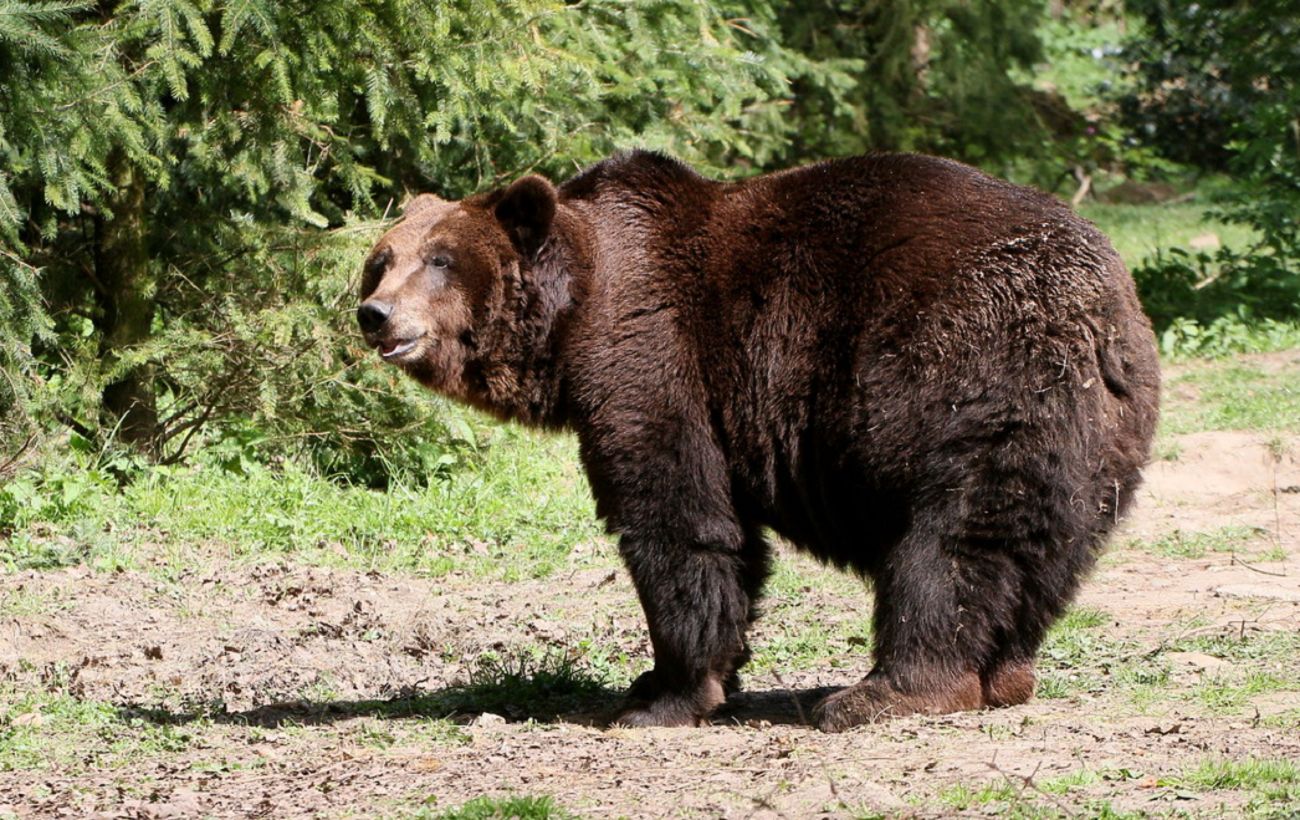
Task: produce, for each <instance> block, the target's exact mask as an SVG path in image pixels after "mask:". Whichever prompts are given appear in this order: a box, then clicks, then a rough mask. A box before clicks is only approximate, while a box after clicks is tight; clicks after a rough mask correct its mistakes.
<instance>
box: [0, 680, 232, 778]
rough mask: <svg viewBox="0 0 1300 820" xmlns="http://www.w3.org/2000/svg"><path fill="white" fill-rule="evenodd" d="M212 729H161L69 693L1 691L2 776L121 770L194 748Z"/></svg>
mask: <svg viewBox="0 0 1300 820" xmlns="http://www.w3.org/2000/svg"><path fill="white" fill-rule="evenodd" d="M207 725H208V724H207V723H206V722H205V721H201V720H199V721H195V722H192V723H189V724H187V725H185V726H183V727H182V726H173V725H168V724H159V723H155V722H152V721H149V720H146V719H144V718H142V717H139V716H135V715H131V714H129V713H127V712H124V711H122V710H120V709H119V708H118V707H116V706H114V705H112V704H109V703H104V702H101V701H92V700H81V699H79V698H76V697H73V696H72V695H70V694H68V693H67V692H66V691H55V692H39V691H33V690H30V689H25V690H16V689H13V688H3V689H0V771H31V770H42V769H53V768H59V769H63V770H72V771H79V770H86V769H117V768H121V767H124V766H128V765H130V764H132V763H135V762H137V761H140V760H143V759H152V758H158V757H165V756H169V755H173V754H175V753H177V752H181V751H185V750H187V749H189V748H191V747H192V746H193V744H194V743H195V742H196V737H197V735H198V734H199V733H201V732H202V731H203V730H204V729H205V728H206V726H207Z"/></svg>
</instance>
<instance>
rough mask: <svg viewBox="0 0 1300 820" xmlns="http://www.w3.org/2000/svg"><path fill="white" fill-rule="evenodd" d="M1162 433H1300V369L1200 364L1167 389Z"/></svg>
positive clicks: (1183, 374) (1180, 376)
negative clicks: (1266, 369) (1243, 431)
mask: <svg viewBox="0 0 1300 820" xmlns="http://www.w3.org/2000/svg"><path fill="white" fill-rule="evenodd" d="M1164 396H1165V400H1164V406H1163V408H1162V421H1161V432H1162V434H1164V435H1176V434H1183V433H1196V432H1202V431H1207V430H1259V431H1262V432H1266V433H1268V432H1271V433H1277V432H1296V431H1300V368H1295V367H1291V368H1282V369H1278V370H1275V371H1272V372H1269V371H1265V370H1263V369H1261V368H1259V367H1254V366H1251V365H1247V364H1237V363H1231V362H1215V363H1201V364H1198V365H1196V366H1193V367H1191V368H1190V369H1189V370H1187V372H1184V373H1182V374H1181V375H1179V376H1177V377H1175V378H1173V379H1170V380H1169V382H1168V383H1167V384H1166V385H1165V390H1164Z"/></svg>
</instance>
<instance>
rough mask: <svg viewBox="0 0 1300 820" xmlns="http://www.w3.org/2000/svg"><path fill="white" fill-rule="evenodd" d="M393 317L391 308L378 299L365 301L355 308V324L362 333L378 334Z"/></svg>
mask: <svg viewBox="0 0 1300 820" xmlns="http://www.w3.org/2000/svg"><path fill="white" fill-rule="evenodd" d="M392 315H393V306H392V305H390V304H389V303H388V302H382V301H380V300H378V299H367V300H366V301H364V302H362V303H361V307H359V308H357V324H358V325H361V330H362V332H363V333H378V332H379V331H380V330H381V329H383V327H384V325H385V324H386V323H387V322H388V317H389V316H392Z"/></svg>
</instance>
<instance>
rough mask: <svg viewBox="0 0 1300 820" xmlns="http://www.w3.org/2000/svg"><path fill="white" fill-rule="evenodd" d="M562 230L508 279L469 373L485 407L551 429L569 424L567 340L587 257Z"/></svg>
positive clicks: (505, 415)
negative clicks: (565, 369)
mask: <svg viewBox="0 0 1300 820" xmlns="http://www.w3.org/2000/svg"><path fill="white" fill-rule="evenodd" d="M560 219H562V216H561V214H557V222H558V221H559V220H560ZM565 221H567V219H566V220H565ZM556 227H557V228H558V230H556V231H554V232H553V234H552V236H553V237H554V238H552V239H551V240H548V242H547V244H546V245H545V246H544V247H543V248H542V249H541V251H540V252H539V253H538V255H537V258H536V260H535V261H534V262H533V264H532V265H531V266H528V267H527V268H525V269H523V270H521V271H520V274H519V276H517V277H507V278H506V281H505V282H504V284H503V288H504V289H503V292H502V294H501V300H500V302H499V305H500V309H499V310H498V311H497V315H496V316H493V317H490V319H489V321H488V322H487V323H485V326H484V328H483V331H482V332H481V333H480V334H479V338H478V344H479V355H478V356H476V357H475V361H474V362H473V363H472V364H471V365H470V372H469V373H468V374H467V375H469V376H470V377H471V378H470V381H471V383H472V384H473V385H474V389H473V392H474V393H476V394H478V395H476V396H474V397H473V398H474V399H477V400H476V401H474V403H475V404H478V405H479V406H480V407H481V408H482V409H484V410H487V411H488V412H490V413H492V414H494V415H496V416H498V417H500V418H504V419H508V420H510V421H517V422H521V423H523V424H527V425H531V426H536V427H546V428H551V429H558V428H563V427H564V426H565V425H566V424H567V422H568V413H567V411H566V400H565V397H566V393H567V381H566V378H565V373H564V355H563V352H564V348H565V336H566V330H567V328H568V326H569V320H570V317H571V315H572V313H573V311H574V309H575V308H576V306H577V304H578V301H579V296H578V293H577V291H578V289H579V288H578V286H577V282H578V281H579V280H580V279H581V278H582V277H583V271H584V269H585V267H586V265H585V264H584V260H585V259H587V258H589V257H588V256H587V255H586V254H584V253H582V249H581V248H580V247H577V246H575V243H574V242H573V240H572V234H569V233H568V232H567V231H566V230H565V229H566V227H567V226H565V225H562V224H559V225H557V226H556ZM561 237H563V238H561Z"/></svg>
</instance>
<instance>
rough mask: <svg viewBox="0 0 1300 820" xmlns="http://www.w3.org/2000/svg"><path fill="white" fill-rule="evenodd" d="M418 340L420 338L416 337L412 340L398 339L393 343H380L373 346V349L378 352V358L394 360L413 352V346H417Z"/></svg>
mask: <svg viewBox="0 0 1300 820" xmlns="http://www.w3.org/2000/svg"><path fill="white" fill-rule="evenodd" d="M420 338H421V337H419V336H416V337H415V338H414V339H398V340H396V341H393V342H380V343H379V344H377V345H375V348H376V349H377V350H378V351H379V356H380V358H384V359H396V358H397V357H399V356H405V355H406V354H407V353H410V352H411V351H412V350H414V349H415V346H416V345H417V344H419V342H420Z"/></svg>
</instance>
